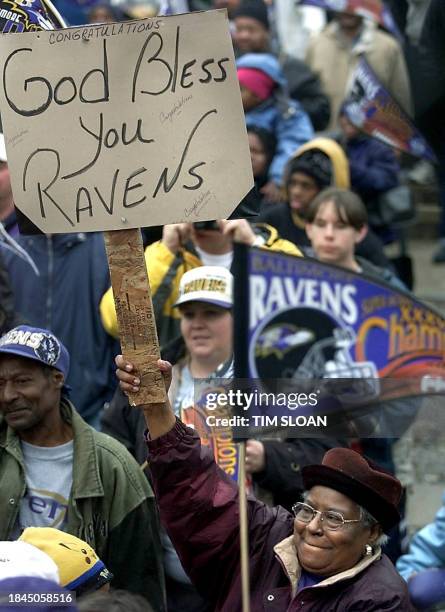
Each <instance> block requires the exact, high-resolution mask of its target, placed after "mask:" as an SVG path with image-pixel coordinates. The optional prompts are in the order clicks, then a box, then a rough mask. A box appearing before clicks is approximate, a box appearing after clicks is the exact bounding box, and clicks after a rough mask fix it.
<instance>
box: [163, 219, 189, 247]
mask: <svg viewBox="0 0 445 612" xmlns="http://www.w3.org/2000/svg"><path fill="white" fill-rule="evenodd" d="M191 233H192V224H191V223H175V224H173V225H164V229H163V230H162V243H163V244H165V246H166V247H167V249H168V250H169V251H171V252H172V253H174V254H175V255H176V253H177V252H178V251H179V249H180V248H182V246H183V245H184V243H186V242H187V240H189V239H190V236H191Z"/></svg>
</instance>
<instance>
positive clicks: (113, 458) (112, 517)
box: [0, 400, 165, 611]
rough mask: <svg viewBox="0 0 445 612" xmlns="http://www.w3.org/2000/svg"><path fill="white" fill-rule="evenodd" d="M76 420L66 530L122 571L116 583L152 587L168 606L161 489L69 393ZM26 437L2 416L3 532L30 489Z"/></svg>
mask: <svg viewBox="0 0 445 612" xmlns="http://www.w3.org/2000/svg"><path fill="white" fill-rule="evenodd" d="M61 411H62V416H63V418H64V420H65V421H66V422H68V423H70V424H71V425H72V428H73V440H74V456H73V484H72V488H71V493H70V498H69V502H68V510H67V516H68V521H67V525H66V529H65V531H66V532H67V533H70V534H72V535H75V536H77V537H78V538H80V539H81V540H85V541H86V542H88V544H90V546H91V547H92V548H94V550H95V551H96V553H97V555H98V556H99V557H100V559H102V561H103V562H104V563H105V565H106V566H107V567H108V569H109V570H110V571H111V572H112V573H113V574H114V580H113V582H112V586H113V587H115V588H121V589H128V590H130V591H134V592H136V593H140V594H141V595H144V597H146V598H147V599H148V600H149V601H150V602H151V604H152V606H153V607H154V609H155V610H156V611H164V610H165V607H164V576H163V569H162V559H161V544H160V539H159V522H158V515H157V510H156V502H155V499H154V497H153V492H152V490H151V488H150V485H149V484H148V482H147V479H146V478H145V476H144V474H143V473H142V472H141V470H140V468H139V466H138V464H137V463H136V462H135V461H134V459H133V458H132V457H131V456H130V455H129V454H128V452H127V451H126V450H125V448H124V447H123V446H122V444H120V443H119V442H116V440H114V439H113V438H111V437H110V436H107V435H105V434H102V433H98V432H97V431H95V430H94V429H93V428H92V427H90V426H89V425H87V424H86V423H85V421H84V420H83V419H82V418H81V417H80V416H79V415H78V414H77V412H76V410H75V408H74V406H73V405H72V404H71V403H70V402H68V401H67V400H62V403H61ZM25 489H26V481H25V464H24V460H23V455H22V450H21V446H20V440H19V438H18V437H17V435H16V433H15V432H14V431H13V430H12V429H11V428H9V427H8V426H7V425H6V423H5V422H2V423H0V540H8V539H9V537H10V536H11V534H12V531H13V529H14V526H15V524H16V520H17V516H18V513H19V508H20V502H21V499H22V497H23V496H24V494H25Z"/></svg>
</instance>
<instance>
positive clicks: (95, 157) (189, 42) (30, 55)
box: [0, 11, 253, 233]
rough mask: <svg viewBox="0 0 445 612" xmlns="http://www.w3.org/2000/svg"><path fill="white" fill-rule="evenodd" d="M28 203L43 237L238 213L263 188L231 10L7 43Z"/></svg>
mask: <svg viewBox="0 0 445 612" xmlns="http://www.w3.org/2000/svg"><path fill="white" fill-rule="evenodd" d="M0 58H1V60H0V66H1V74H2V82H1V87H0V108H1V112H2V122H3V128H4V132H5V141H6V149H7V155H8V163H9V168H10V172H11V178H12V187H13V193H14V200H15V204H16V206H17V207H18V208H19V209H20V210H21V211H22V212H23V213H24V214H25V215H26V216H27V217H29V218H30V219H31V221H33V223H35V225H36V226H37V227H38V228H39V229H41V230H42V231H43V232H45V233H60V232H72V231H84V232H88V231H99V230H115V229H128V228H136V227H142V226H152V225H162V224H166V223H179V222H189V221H206V220H211V219H221V218H226V217H228V216H229V214H230V213H231V212H232V211H233V210H234V209H235V207H236V206H237V204H238V203H239V202H240V201H241V199H242V198H243V197H244V196H245V195H246V194H247V193H248V192H249V190H250V189H251V187H252V186H253V177H252V171H251V163H250V155H249V148H248V142H247V134H246V127H245V121H244V114H243V110H242V105H241V99H240V90H239V85H238V80H237V76H236V68H235V62H234V56H233V48H232V43H231V39H230V33H229V29H228V21H227V16H226V12H225V11H208V12H202V13H193V14H186V15H180V16H172V17H162V18H153V19H146V20H140V21H132V22H124V23H115V24H108V25H92V26H85V27H84V26H82V27H77V28H68V29H64V30H58V31H51V32H38V33H35V34H34V33H26V34H14V35H10V36H1V37H0Z"/></svg>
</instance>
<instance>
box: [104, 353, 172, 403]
mask: <svg viewBox="0 0 445 612" xmlns="http://www.w3.org/2000/svg"><path fill="white" fill-rule="evenodd" d="M114 361H115V363H116V366H117V370H116V376H117V378H118V379H119V386H120V388H121V389H122V391H123V392H124V393H125V394H127V393H137V392H138V391H139V389H140V385H141V379H140V378H139V377H138V375H137V370H136V369H135V367H134V365H133V364H132V363H130V362H129V361H126V360H125V359H124V357H123V355H116V357H115V360H114ZM157 365H158V367H159V369H160V371H161V372H162V376H163V378H164V384H165V390H166V391H167V392H168V390H169V389H170V383H171V381H172V365H171V363H170V362H168V361H164V360H163V359H158V361H157Z"/></svg>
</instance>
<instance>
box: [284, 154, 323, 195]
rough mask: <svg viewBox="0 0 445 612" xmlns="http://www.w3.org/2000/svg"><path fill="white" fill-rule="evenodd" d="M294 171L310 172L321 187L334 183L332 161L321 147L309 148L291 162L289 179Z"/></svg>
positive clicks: (288, 168) (288, 170) (288, 172)
mask: <svg viewBox="0 0 445 612" xmlns="http://www.w3.org/2000/svg"><path fill="white" fill-rule="evenodd" d="M294 172H302V173H303V174H308V175H309V176H310V177H312V178H313V179H314V181H315V182H316V183H317V185H318V187H319V188H320V189H324V188H325V187H329V185H331V184H332V178H333V176H332V174H333V173H332V162H331V160H330V159H329V157H328V155H326V153H323V151H320V149H309V151H305V152H304V153H302V154H301V155H299V156H298V157H294V159H292V160H291V161H290V162H289V165H288V167H287V172H286V175H287V177H288V180H289V178H290V176H291V174H294Z"/></svg>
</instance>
